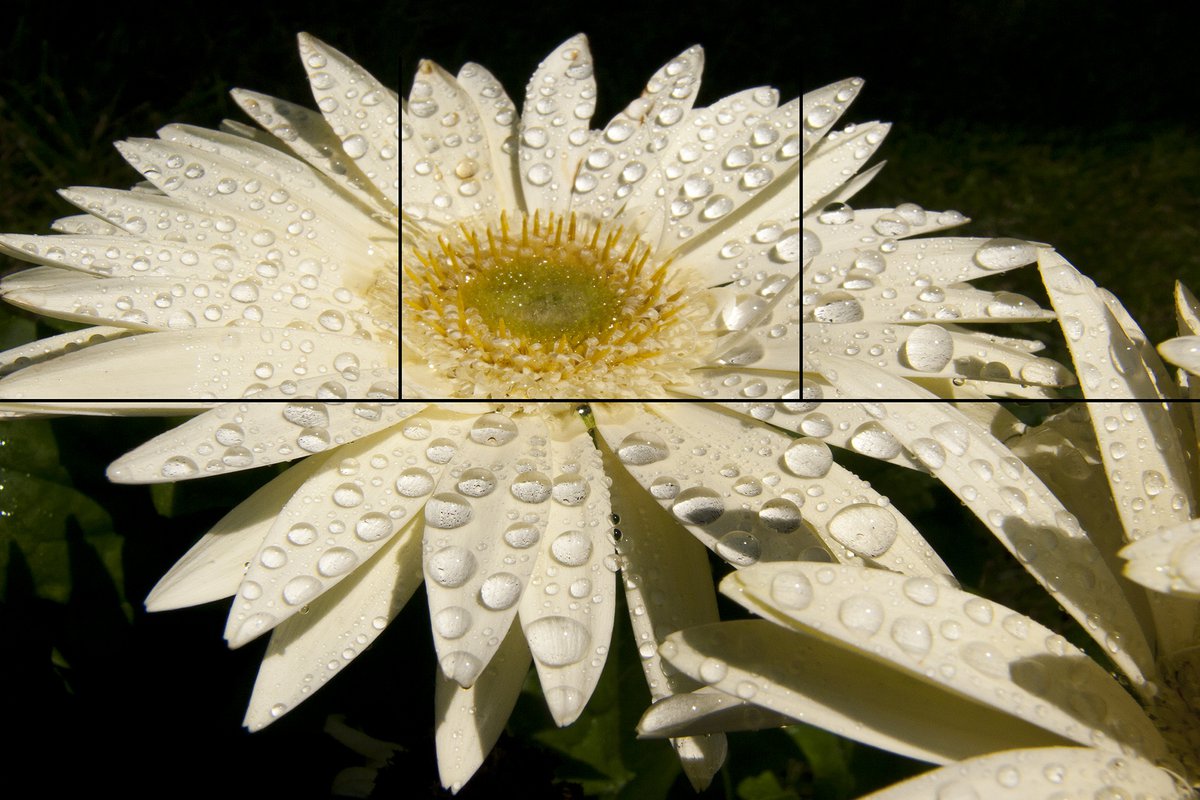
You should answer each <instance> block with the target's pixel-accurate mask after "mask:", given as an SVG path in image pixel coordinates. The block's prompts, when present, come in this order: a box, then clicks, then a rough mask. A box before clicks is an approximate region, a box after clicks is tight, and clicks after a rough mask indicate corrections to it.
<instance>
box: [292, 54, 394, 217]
mask: <svg viewBox="0 0 1200 800" xmlns="http://www.w3.org/2000/svg"><path fill="white" fill-rule="evenodd" d="M298 38H299V40H300V56H301V58H302V59H303V61H304V68H305V69H306V70H308V81H309V83H310V84H311V86H312V90H313V97H314V98H315V99H316V101H317V107H318V108H320V109H321V113H322V114H324V115H325V119H326V120H327V121H328V122H329V127H330V128H332V129H333V132H334V134H335V135H336V136H337V137H338V138H340V139H341V140H342V150H343V151H344V152H345V153H346V155H348V156H350V157H351V158H352V159H354V160H355V161H356V163H357V164H358V167H359V169H360V170H362V171H363V173H364V174H366V176H367V177H368V178H369V179H370V180H371V182H372V183H373V184H374V185H375V187H376V188H378V190H379V191H380V192H382V193H383V195H384V196H385V197H387V198H388V200H390V201H391V204H392V206H393V207H395V206H397V205H399V203H400V181H399V178H400V167H399V164H400V161H399V158H398V157H397V156H398V153H397V151H398V149H399V147H400V141H399V139H400V136H399V123H400V118H399V111H400V109H399V105H400V103H399V99H398V98H397V97H396V95H394V94H393V93H392V92H391V91H390V90H389V89H388V88H387V87H385V86H384V85H383V84H381V83H380V82H379V81H377V80H376V79H375V78H374V77H372V76H371V75H370V73H368V72H367V71H366V70H364V69H363V68H362V67H360V66H359V65H358V64H355V63H354V62H353V61H351V60H350V59H348V58H346V56H344V55H343V54H342V53H340V52H338V51H337V50H335V49H334V48H332V47H330V46H329V45H327V44H325V43H324V42H322V41H321V40H319V39H317V38H315V37H313V36H310V35H308V34H305V33H302V34H300V36H299V37H298Z"/></svg>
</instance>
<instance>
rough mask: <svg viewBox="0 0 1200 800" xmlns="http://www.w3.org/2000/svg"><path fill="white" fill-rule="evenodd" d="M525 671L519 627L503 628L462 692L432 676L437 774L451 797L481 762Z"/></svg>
mask: <svg viewBox="0 0 1200 800" xmlns="http://www.w3.org/2000/svg"><path fill="white" fill-rule="evenodd" d="M528 672H529V649H528V648H527V647H526V646H525V637H524V636H522V635H521V628H520V626H519V625H512V626H511V627H510V628H509V629H508V633H507V634H506V635H505V637H504V640H503V641H502V642H501V643H500V646H499V649H498V650H497V651H496V654H495V656H493V657H492V659H491V661H489V662H488V665H487V666H486V667H485V668H484V670H483V672H481V673H479V676H478V677H477V678H476V680H475V684H474V685H473V686H471V687H468V688H463V687H462V686H459V685H458V683H457V682H455V681H453V680H451V679H450V678H447V677H446V676H445V675H444V674H442V671H441V670H440V669H439V670H437V672H436V673H435V675H434V682H435V686H434V689H435V696H434V704H435V707H434V719H435V724H436V725H437V731H436V733H435V734H434V742H435V744H436V745H437V758H438V775H439V776H440V777H441V780H442V786H444V787H446V788H447V789H449V790H450V791H452V792H455V793H457V792H458V790H459V789H461V788H462V787H463V784H465V783H466V782H467V781H468V780H470V779H471V776H472V775H474V774H475V770H477V769H479V766H480V765H481V764H482V763H483V760H484V759H485V758H487V754H488V753H489V752H491V750H492V746H493V745H494V744H496V740H497V739H499V738H500V734H501V732H503V730H504V726H505V724H507V722H508V716H509V714H511V713H512V710H513V707H514V706H515V705H516V704H517V696H518V695H520V693H521V684H522V683H524V682H525V675H526V674H527V673H528Z"/></svg>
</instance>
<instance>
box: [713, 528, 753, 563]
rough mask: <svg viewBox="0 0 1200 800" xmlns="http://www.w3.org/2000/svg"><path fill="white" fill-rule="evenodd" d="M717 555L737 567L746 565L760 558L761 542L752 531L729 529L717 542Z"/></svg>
mask: <svg viewBox="0 0 1200 800" xmlns="http://www.w3.org/2000/svg"><path fill="white" fill-rule="evenodd" d="M716 550H717V555H719V556H720V557H721V558H723V559H725V560H726V561H728V562H729V563H730V564H733V565H735V566H738V567H748V566H750V565H751V564H755V563H757V562H758V560H759V559H760V558H762V543H761V542H759V541H758V537H756V536H755V535H754V534H752V533H748V532H746V531H730V532H729V533H727V534H725V535H724V536H722V537H721V538H720V540H718V542H717V547H716Z"/></svg>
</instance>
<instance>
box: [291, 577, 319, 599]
mask: <svg viewBox="0 0 1200 800" xmlns="http://www.w3.org/2000/svg"><path fill="white" fill-rule="evenodd" d="M320 593H321V582H320V581H319V580H317V579H316V578H313V577H311V576H309V575H301V576H299V577H296V578H292V579H291V580H290V581H288V582H287V583H286V584H284V587H283V600H284V602H285V603H287V604H288V605H291V606H302V605H304V604H305V603H307V602H309V601H310V600H312V599H314V598H315V597H316V596H317V595H319V594H320Z"/></svg>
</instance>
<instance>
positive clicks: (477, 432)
mask: <svg viewBox="0 0 1200 800" xmlns="http://www.w3.org/2000/svg"><path fill="white" fill-rule="evenodd" d="M470 436H471V441H473V442H476V443H478V444H486V445H491V446H492V447H499V446H500V445H504V444H508V443H509V442H511V441H512V440H513V439H515V438H517V426H516V423H514V422H513V421H512V420H511V419H509V418H508V417H506V416H504V415H503V414H484V415H483V416H482V417H480V418H479V419H477V420H476V421H475V424H474V425H472V426H471V433H470Z"/></svg>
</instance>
